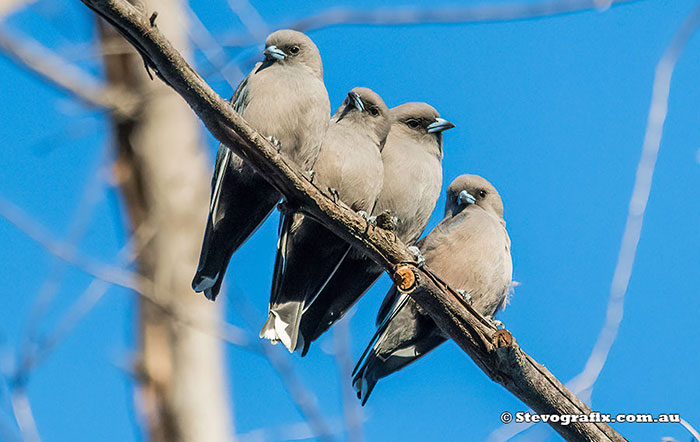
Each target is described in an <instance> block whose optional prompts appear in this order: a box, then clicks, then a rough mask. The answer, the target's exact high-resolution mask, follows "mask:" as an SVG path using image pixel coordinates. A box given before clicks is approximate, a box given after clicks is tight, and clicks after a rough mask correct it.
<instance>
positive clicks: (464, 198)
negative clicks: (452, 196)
mask: <svg viewBox="0 0 700 442" xmlns="http://www.w3.org/2000/svg"><path fill="white" fill-rule="evenodd" d="M457 202H458V203H459V204H460V205H461V204H474V203H476V198H474V196H473V195H472V194H471V193H469V192H467V191H466V190H463V191H461V192H459V196H457Z"/></svg>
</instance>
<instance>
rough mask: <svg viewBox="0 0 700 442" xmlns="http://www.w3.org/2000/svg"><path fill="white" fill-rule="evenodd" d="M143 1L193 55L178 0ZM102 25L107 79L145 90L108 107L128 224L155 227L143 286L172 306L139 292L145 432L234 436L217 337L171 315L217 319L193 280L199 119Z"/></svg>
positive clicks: (156, 437)
mask: <svg viewBox="0 0 700 442" xmlns="http://www.w3.org/2000/svg"><path fill="white" fill-rule="evenodd" d="M143 4H144V5H145V8H146V10H147V11H148V13H149V15H150V13H151V12H153V11H158V12H159V15H158V18H157V22H156V24H157V26H158V28H159V29H160V30H162V31H163V32H164V33H165V34H166V35H168V37H169V38H170V39H171V41H172V42H173V44H175V46H176V47H177V48H178V49H179V50H180V51H183V53H184V54H186V55H191V51H190V48H189V47H188V40H187V32H186V23H187V20H186V17H185V15H184V13H183V10H182V8H181V5H180V3H179V2H178V1H175V0H148V1H145V2H143ZM99 30H100V37H101V40H102V45H103V47H109V48H112V49H113V48H114V47H115V45H118V44H122V45H123V46H124V48H125V50H124V51H114V50H112V51H109V52H107V55H105V57H104V64H105V72H106V76H107V80H108V81H109V84H110V86H114V87H120V88H124V89H125V90H127V91H130V92H133V93H134V94H135V95H137V96H139V97H142V99H143V101H142V102H141V103H140V104H139V106H137V111H136V112H135V113H133V114H132V115H130V116H129V117H123V116H119V115H117V114H112V123H113V133H114V140H115V146H116V155H117V161H116V163H115V169H114V175H115V179H116V181H117V183H118V185H119V186H120V189H121V191H122V195H123V197H124V202H125V207H126V210H127V211H128V216H129V220H130V224H131V230H132V232H133V231H134V230H135V229H137V228H138V227H139V226H141V225H143V224H144V223H147V224H146V225H148V226H151V227H152V228H154V229H155V231H156V234H155V237H153V238H152V239H151V240H150V242H149V243H148V244H143V245H139V244H137V245H136V247H139V248H140V249H141V250H143V252H142V253H141V255H140V258H139V260H138V267H139V271H140V273H141V274H142V275H144V276H145V277H146V278H147V279H149V280H150V281H152V283H153V284H152V286H149V287H144V288H143V289H144V290H150V291H151V293H150V294H151V295H152V296H154V297H155V298H156V299H158V300H159V303H160V304H164V305H167V306H168V308H169V310H171V312H168V311H164V309H163V308H162V307H159V306H157V305H155V304H153V303H152V302H151V301H148V300H147V299H145V298H144V297H139V312H138V333H139V341H140V342H139V344H140V349H139V350H140V355H139V360H138V364H137V370H136V372H137V378H138V379H137V380H138V383H139V388H138V391H137V392H136V394H137V402H138V404H139V408H140V410H141V411H142V412H143V414H144V417H145V424H146V426H147V432H148V437H149V439H150V440H151V441H157V442H161V441H162V442H166V441H167V442H173V441H213V442H218V441H230V440H232V439H233V438H234V436H233V425H232V416H233V415H232V411H231V405H230V402H229V398H228V391H229V388H228V385H227V382H226V377H225V370H224V363H225V361H224V351H223V344H222V342H220V341H219V340H218V339H217V338H215V337H212V336H211V335H207V334H204V333H202V332H201V331H198V330H196V329H194V328H192V327H189V326H187V325H185V324H182V323H178V322H175V321H174V320H173V319H172V317H173V315H172V312H174V313H176V314H177V313H180V312H182V313H185V314H186V315H187V316H190V315H196V317H197V318H199V319H200V320H202V321H204V320H211V321H212V323H216V322H217V321H219V320H220V319H221V318H220V316H221V309H220V306H221V303H219V304H218V305H217V304H214V303H211V302H209V301H207V300H205V299H204V297H202V296H199V295H197V294H195V293H194V292H193V291H192V290H191V289H190V280H191V278H192V275H193V274H194V271H195V268H196V265H197V258H198V255H199V249H200V246H201V241H202V232H203V228H204V225H205V216H206V213H207V208H208V202H209V179H210V176H211V172H210V170H209V166H208V162H207V160H206V158H207V156H206V153H205V151H204V149H203V148H202V144H201V140H200V128H199V123H198V121H197V117H196V116H195V115H194V114H193V113H192V111H191V110H190V109H189V107H188V106H187V104H186V103H185V102H184V101H183V100H182V98H180V97H179V96H178V95H177V94H176V93H174V92H173V91H172V90H171V89H170V88H169V87H168V86H166V85H165V84H163V83H162V82H161V81H158V80H156V81H152V80H151V79H150V78H149V77H148V75H147V73H146V71H145V69H144V64H143V60H142V59H141V57H140V56H139V55H138V54H137V53H136V52H135V51H133V50H132V49H131V47H130V45H129V44H128V43H127V42H126V41H124V40H123V38H122V37H121V36H120V35H119V34H118V33H117V32H116V31H115V30H114V28H113V27H112V26H109V25H107V24H105V23H104V22H100V23H99ZM127 48H128V49H127ZM115 52H122V53H118V54H115Z"/></svg>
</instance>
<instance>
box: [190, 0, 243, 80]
mask: <svg viewBox="0 0 700 442" xmlns="http://www.w3.org/2000/svg"><path fill="white" fill-rule="evenodd" d="M182 7H183V9H184V11H185V14H186V15H187V18H188V19H189V21H190V26H188V27H187V29H189V34H190V38H191V39H192V42H193V43H194V44H195V46H197V48H198V49H199V50H200V51H202V54H204V57H205V58H206V59H207V61H208V62H209V64H211V66H212V67H213V68H214V69H216V70H217V71H218V72H219V74H221V76H222V77H223V78H224V80H226V83H228V84H229V86H231V88H232V90H236V87H237V86H238V82H240V81H241V79H242V78H243V72H242V71H241V70H240V69H239V67H238V66H237V65H230V64H229V63H228V57H227V56H226V52H225V51H224V49H223V48H222V47H221V45H220V44H219V42H218V41H217V40H216V39H215V38H214V37H213V36H212V35H211V33H209V30H208V29H207V28H206V26H204V24H203V23H202V21H201V20H200V19H199V17H198V16H197V13H196V12H194V10H193V9H192V8H191V7H190V5H189V4H188V3H187V2H182Z"/></svg>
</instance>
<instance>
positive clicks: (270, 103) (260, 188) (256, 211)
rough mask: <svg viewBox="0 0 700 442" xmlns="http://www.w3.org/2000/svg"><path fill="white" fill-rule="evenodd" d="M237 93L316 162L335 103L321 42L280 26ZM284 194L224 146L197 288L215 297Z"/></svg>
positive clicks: (303, 157)
mask: <svg viewBox="0 0 700 442" xmlns="http://www.w3.org/2000/svg"><path fill="white" fill-rule="evenodd" d="M264 54H265V60H264V61H262V62H260V63H258V64H256V65H255V67H254V68H253V70H252V71H251V72H250V74H249V75H248V76H247V77H246V78H245V79H244V80H243V81H242V82H241V84H240V85H239V86H238V88H237V89H236V92H235V93H234V95H233V97H232V98H231V102H232V105H233V107H234V109H235V110H236V112H238V113H239V114H240V115H241V116H242V117H243V118H244V119H245V120H246V121H247V122H248V123H249V124H250V125H251V126H252V127H253V128H254V129H256V130H257V131H258V132H260V133H261V134H263V135H265V136H266V137H268V138H269V139H270V140H272V141H274V142H275V143H276V144H277V145H278V149H279V150H280V153H281V154H282V155H284V156H285V157H286V158H288V159H290V160H291V161H293V162H294V163H296V164H297V165H298V166H300V167H301V168H303V170H309V169H311V168H312V166H313V164H314V162H315V161H316V157H317V156H318V152H319V149H320V147H321V143H322V141H323V138H324V136H325V133H326V129H327V127H328V119H329V116H330V102H329V101H328V93H327V92H326V87H325V86H324V84H323V65H322V63H321V56H320V54H319V52H318V48H317V47H316V45H315V44H314V43H313V42H312V41H311V39H310V38H309V37H307V36H306V35H304V34H302V33H301V32H297V31H292V30H287V29H284V30H280V31H276V32H274V33H272V34H270V36H269V37H268V38H267V41H266V42H265V51H264ZM280 198H281V195H280V193H279V192H278V191H277V190H276V189H275V188H274V187H273V186H271V185H270V184H268V182H267V181H265V179H264V178H263V177H262V176H260V175H259V174H257V173H256V172H255V171H254V170H253V168H252V167H251V166H249V165H248V164H247V163H246V162H245V161H243V159H241V158H240V157H239V156H237V155H235V154H234V153H232V152H231V150H230V149H228V148H227V147H225V146H223V145H219V151H218V153H217V155H216V165H215V166H214V176H213V177H212V193H211V202H210V206H209V219H208V220H207V225H206V230H205V232H204V241H203V244H202V251H201V254H200V257H199V265H198V267H197V272H196V274H195V276H194V279H193V280H192V288H193V289H194V290H195V291H196V292H204V294H205V296H206V297H207V298H208V299H210V300H212V301H213V300H214V299H215V298H216V296H217V295H218V293H219V291H220V290H221V283H222V282H223V279H224V273H225V272H226V268H227V267H228V263H229V261H230V260H231V256H232V255H233V253H234V252H235V251H236V250H238V248H239V247H240V246H241V245H242V244H243V243H244V242H245V241H246V240H247V239H248V238H249V237H250V236H251V235H252V234H253V233H254V232H255V230H256V229H257V228H258V227H259V226H260V224H262V222H263V221H264V220H265V218H267V216H268V215H269V214H270V212H271V211H272V209H273V208H274V207H275V204H276V203H277V202H278V201H279V200H280Z"/></svg>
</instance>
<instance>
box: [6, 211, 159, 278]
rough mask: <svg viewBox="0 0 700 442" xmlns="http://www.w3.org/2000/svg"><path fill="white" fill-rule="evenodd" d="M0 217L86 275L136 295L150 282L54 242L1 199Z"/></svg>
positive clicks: (62, 243) (30, 219)
mask: <svg viewBox="0 0 700 442" xmlns="http://www.w3.org/2000/svg"><path fill="white" fill-rule="evenodd" d="M0 217H1V218H5V219H6V220H7V221H8V222H9V223H10V224H12V225H14V226H15V227H16V228H17V229H18V230H19V231H21V232H22V233H24V234H25V235H27V236H28V237H29V238H30V239H32V240H33V241H35V242H36V243H37V244H39V245H40V246H41V247H43V248H44V249H45V250H46V251H47V252H49V253H51V254H52V255H54V256H56V257H57V258H59V259H61V260H63V261H65V262H67V263H68V264H70V265H72V266H73V267H75V268H77V269H79V270H80V271H82V272H84V273H87V274H88V275H91V276H93V277H95V278H98V279H101V280H102V281H105V282H109V283H110V284H115V285H119V286H122V287H126V288H129V289H132V290H136V291H138V289H139V286H140V285H142V284H144V285H145V286H149V285H150V284H151V282H150V281H148V280H147V279H146V278H144V277H143V276H141V275H139V274H137V273H134V272H130V271H128V270H125V269H122V268H119V267H115V266H112V265H109V264H105V263H102V262H100V261H98V260H96V259H93V258H90V257H88V256H85V255H82V254H81V253H80V252H79V251H78V250H77V249H76V247H75V246H74V245H72V244H70V243H66V242H64V241H60V240H58V239H55V238H54V237H52V236H51V234H49V233H48V231H47V230H46V229H45V228H44V227H43V226H42V225H41V224H39V223H38V222H37V221H36V220H34V219H32V218H31V217H29V216H28V215H27V214H26V213H24V212H23V211H22V210H21V209H20V208H19V207H17V206H15V205H14V204H12V203H10V202H9V201H7V200H5V199H3V198H2V197H0Z"/></svg>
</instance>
